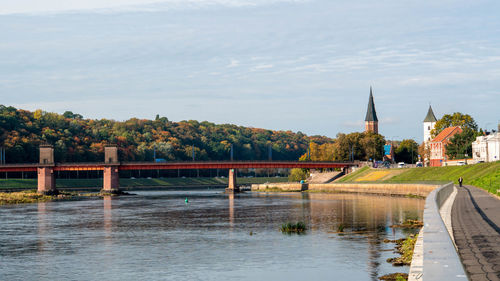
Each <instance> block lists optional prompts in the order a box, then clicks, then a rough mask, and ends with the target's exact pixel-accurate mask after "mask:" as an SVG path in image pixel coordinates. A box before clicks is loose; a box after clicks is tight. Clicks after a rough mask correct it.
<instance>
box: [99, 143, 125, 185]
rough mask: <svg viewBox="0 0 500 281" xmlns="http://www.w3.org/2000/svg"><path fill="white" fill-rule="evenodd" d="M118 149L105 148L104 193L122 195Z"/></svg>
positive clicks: (114, 147)
mask: <svg viewBox="0 0 500 281" xmlns="http://www.w3.org/2000/svg"><path fill="white" fill-rule="evenodd" d="M119 165H120V162H119V161H118V147H116V146H106V147H105V148H104V171H103V184H102V190H101V191H102V192H104V193H115V194H116V193H120V175H119V170H118V166H119Z"/></svg>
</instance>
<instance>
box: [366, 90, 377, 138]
mask: <svg viewBox="0 0 500 281" xmlns="http://www.w3.org/2000/svg"><path fill="white" fill-rule="evenodd" d="M365 132H372V133H375V134H378V118H377V111H375V103H374V102H373V93H372V87H371V86H370V99H369V100H368V109H367V110H366V117H365Z"/></svg>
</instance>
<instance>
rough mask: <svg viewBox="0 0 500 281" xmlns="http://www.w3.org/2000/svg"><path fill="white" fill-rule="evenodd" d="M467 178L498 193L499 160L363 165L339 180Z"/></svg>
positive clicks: (391, 181) (422, 180)
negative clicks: (394, 166)
mask: <svg viewBox="0 0 500 281" xmlns="http://www.w3.org/2000/svg"><path fill="white" fill-rule="evenodd" d="M459 177H463V178H464V184H468V185H474V186H477V187H481V188H483V189H485V190H487V191H488V192H490V193H493V194H498V193H497V190H499V189H500V161H497V162H493V163H480V164H474V165H466V166H448V167H425V168H412V169H370V168H368V167H365V168H362V169H360V170H358V171H356V172H354V173H352V174H350V175H348V176H346V177H343V178H341V179H340V180H339V181H338V182H374V183H383V182H386V183H399V182H405V183H408V182H415V183H417V182H419V183H420V182H433V183H436V182H449V181H453V182H455V183H458V182H457V181H458V178H459Z"/></svg>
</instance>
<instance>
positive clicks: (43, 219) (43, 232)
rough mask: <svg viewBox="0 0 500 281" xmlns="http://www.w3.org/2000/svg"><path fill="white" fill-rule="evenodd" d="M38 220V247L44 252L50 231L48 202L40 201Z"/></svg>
mask: <svg viewBox="0 0 500 281" xmlns="http://www.w3.org/2000/svg"><path fill="white" fill-rule="evenodd" d="M37 211H38V212H37V222H38V228H37V229H38V236H37V237H38V239H37V246H38V247H37V248H38V251H39V252H43V251H44V249H45V246H46V239H47V233H48V225H47V221H48V216H49V214H48V213H47V203H46V202H40V203H38V204H37Z"/></svg>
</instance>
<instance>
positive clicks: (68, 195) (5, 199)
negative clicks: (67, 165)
mask: <svg viewBox="0 0 500 281" xmlns="http://www.w3.org/2000/svg"><path fill="white" fill-rule="evenodd" d="M102 196H103V195H102V194H100V193H78V192H60V193H59V194H58V195H44V194H39V193H37V191H36V190H23V191H19V192H0V205H7V204H23V203H38V202H48V201H55V200H78V199H82V198H88V197H102Z"/></svg>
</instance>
